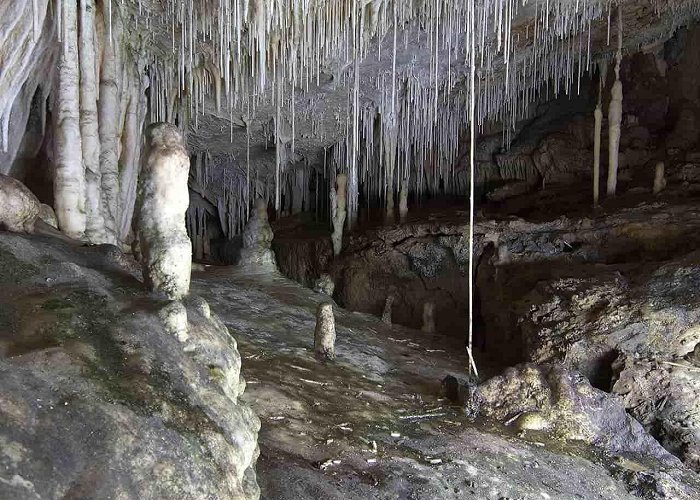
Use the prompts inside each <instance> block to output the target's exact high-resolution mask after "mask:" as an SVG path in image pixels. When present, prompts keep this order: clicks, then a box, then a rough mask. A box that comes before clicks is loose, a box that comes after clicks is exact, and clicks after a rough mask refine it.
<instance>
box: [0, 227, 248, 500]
mask: <svg viewBox="0 0 700 500" xmlns="http://www.w3.org/2000/svg"><path fill="white" fill-rule="evenodd" d="M117 254H118V257H117ZM128 261H129V257H127V256H124V255H123V254H121V252H119V251H118V250H117V249H116V247H111V246H109V245H102V246H98V247H76V246H72V245H66V244H65V243H62V242H59V241H58V240H55V239H48V238H42V237H37V236H27V237H23V236H13V235H9V234H7V233H0V283H1V285H2V286H1V287H0V465H1V467H0V468H1V469H2V470H1V471H0V497H2V498H8V499H9V498H13V499H25V498H27V499H29V498H117V497H118V498H134V499H136V498H139V499H142V498H152V499H156V498H257V497H258V496H259V489H258V486H257V483H256V475H255V469H254V465H255V460H256V458H257V455H258V447H257V432H258V429H259V420H258V418H257V417H256V416H255V414H254V413H253V411H252V410H251V408H250V407H249V406H248V405H247V404H245V403H243V402H242V401H240V399H239V398H240V396H241V394H242V392H243V390H244V388H245V382H244V380H243V378H241V377H240V376H239V371H240V356H239V354H238V351H237V348H236V342H235V340H234V339H233V338H232V337H231V336H230V335H229V333H228V331H227V329H226V327H225V326H224V325H223V324H222V323H221V322H220V321H219V320H218V318H217V317H216V315H215V314H211V313H209V314H207V311H208V307H204V305H203V301H202V300H201V299H197V298H196V297H191V298H188V299H187V300H186V301H185V303H184V307H183V308H184V309H185V310H186V315H187V318H188V325H187V333H188V336H187V340H186V341H184V342H182V341H181V340H178V338H177V337H176V336H175V335H172V334H170V333H168V332H167V331H166V329H165V325H164V324H163V323H162V322H161V320H160V319H159V314H160V312H161V311H162V310H163V308H164V307H166V306H167V302H163V301H160V300H157V299H155V298H152V297H150V296H148V295H147V294H146V293H145V292H144V291H143V284H142V283H140V282H139V281H137V279H136V278H135V277H134V274H136V275H138V273H135V272H134V271H135V267H136V266H134V265H133V263H132V265H128V264H126V263H127V262H128Z"/></svg>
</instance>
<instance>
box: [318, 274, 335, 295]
mask: <svg viewBox="0 0 700 500" xmlns="http://www.w3.org/2000/svg"><path fill="white" fill-rule="evenodd" d="M334 291H335V283H334V282H333V278H332V277H331V275H330V274H327V273H324V274H322V275H321V276H319V278H318V279H317V280H316V282H315V283H314V292H317V293H323V294H325V295H328V296H329V297H333V292H334Z"/></svg>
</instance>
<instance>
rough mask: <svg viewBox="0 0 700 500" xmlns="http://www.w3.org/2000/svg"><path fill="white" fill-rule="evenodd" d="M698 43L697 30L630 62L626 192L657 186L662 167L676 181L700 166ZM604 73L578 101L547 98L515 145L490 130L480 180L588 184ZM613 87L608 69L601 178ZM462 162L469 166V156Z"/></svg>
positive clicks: (482, 145) (624, 137) (625, 78)
mask: <svg viewBox="0 0 700 500" xmlns="http://www.w3.org/2000/svg"><path fill="white" fill-rule="evenodd" d="M698 43H700V27H698V26H697V25H692V26H690V27H685V28H681V29H679V30H678V31H677V32H676V33H675V35H674V36H673V37H671V38H670V39H669V40H668V41H666V42H665V43H656V44H651V45H649V46H645V47H642V48H641V50H640V51H639V52H636V53H634V54H630V55H627V56H625V57H624V58H623V60H622V64H621V71H620V78H621V81H622V86H623V93H624V96H623V101H622V106H623V123H622V130H621V138H620V166H619V168H620V172H619V177H620V181H621V184H622V185H623V186H625V185H627V186H634V185H639V184H640V183H648V185H649V186H650V185H651V179H653V175H654V166H655V163H656V162H657V161H666V162H667V165H666V167H667V169H668V170H669V171H670V172H671V173H672V172H674V171H675V170H678V169H681V168H682V167H683V165H685V164H686V163H687V162H688V161H689V160H695V158H696V156H697V151H696V149H697V146H698V139H699V138H700V135H699V134H700V128H699V124H698V120H699V119H700V115H699V114H698V112H699V111H700V101H699V98H698V92H699V90H698V89H699V88H700V60H699V58H700V56H698V54H697V50H695V48H696V47H697V44H698ZM599 72H600V70H598V71H597V72H596V73H595V74H594V75H593V76H592V77H587V78H584V79H583V80H582V83H581V89H580V93H579V94H578V95H576V94H574V95H571V96H561V97H558V98H552V97H553V96H552V95H550V96H549V97H546V96H545V97H543V98H541V99H540V101H539V102H537V103H535V104H534V105H533V106H532V109H533V111H532V116H531V117H530V118H528V119H527V120H522V121H520V122H518V123H517V124H516V125H515V130H514V132H513V135H512V139H511V140H510V142H505V143H504V136H503V133H502V132H501V131H500V130H498V131H495V130H496V129H498V127H496V126H495V125H492V127H490V128H489V127H487V128H486V130H485V133H484V134H482V135H481V136H480V138H479V140H478V151H477V161H478V166H479V173H478V176H477V177H478V179H480V180H481V182H483V183H492V184H499V183H504V182H514V181H525V182H527V183H528V184H530V185H531V187H532V188H533V189H534V188H537V187H541V185H542V182H543V181H544V183H545V185H546V184H547V183H569V184H571V183H585V182H589V181H590V178H591V170H592V164H593V109H594V108H595V103H596V100H597V94H598V75H599ZM613 80H614V75H613V71H612V63H609V67H608V69H607V79H606V85H605V87H604V90H603V98H602V103H603V110H604V113H603V129H602V132H603V133H602V138H603V140H602V144H601V158H602V160H601V175H602V176H605V175H606V172H607V147H608V141H607V126H608V125H607V118H606V115H607V104H608V103H609V101H610V89H611V87H612V83H613ZM490 129H491V130H490ZM492 130H493V132H492ZM505 146H507V147H505ZM467 147H468V145H465V148H467ZM462 158H463V160H464V161H466V160H468V150H464V152H463V156H462ZM465 168H466V167H465Z"/></svg>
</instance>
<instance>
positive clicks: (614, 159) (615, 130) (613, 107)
mask: <svg viewBox="0 0 700 500" xmlns="http://www.w3.org/2000/svg"><path fill="white" fill-rule="evenodd" d="M617 26H618V29H617V52H616V54H615V83H613V86H612V90H611V91H610V105H609V106H608V183H607V192H608V196H615V192H616V190H617V170H618V165H619V161H620V126H621V124H622V82H621V81H620V63H621V61H622V8H620V7H618V9H617Z"/></svg>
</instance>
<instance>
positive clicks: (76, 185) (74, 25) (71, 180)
mask: <svg viewBox="0 0 700 500" xmlns="http://www.w3.org/2000/svg"><path fill="white" fill-rule="evenodd" d="M60 33H61V56H60V62H59V67H58V86H57V89H56V92H55V96H54V123H55V124H54V133H55V139H54V141H55V145H54V149H55V158H56V165H55V173H54V204H55V211H56V218H57V219H58V225H59V227H60V229H61V231H63V232H64V233H65V234H67V235H68V236H70V237H72V238H76V239H82V238H83V237H84V236H85V229H86V221H87V220H86V219H87V217H86V210H85V200H86V192H85V172H84V170H83V158H82V140H81V134H80V88H79V85H80V68H79V63H78V5H77V3H76V2H64V3H63V5H62V9H61V29H60Z"/></svg>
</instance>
